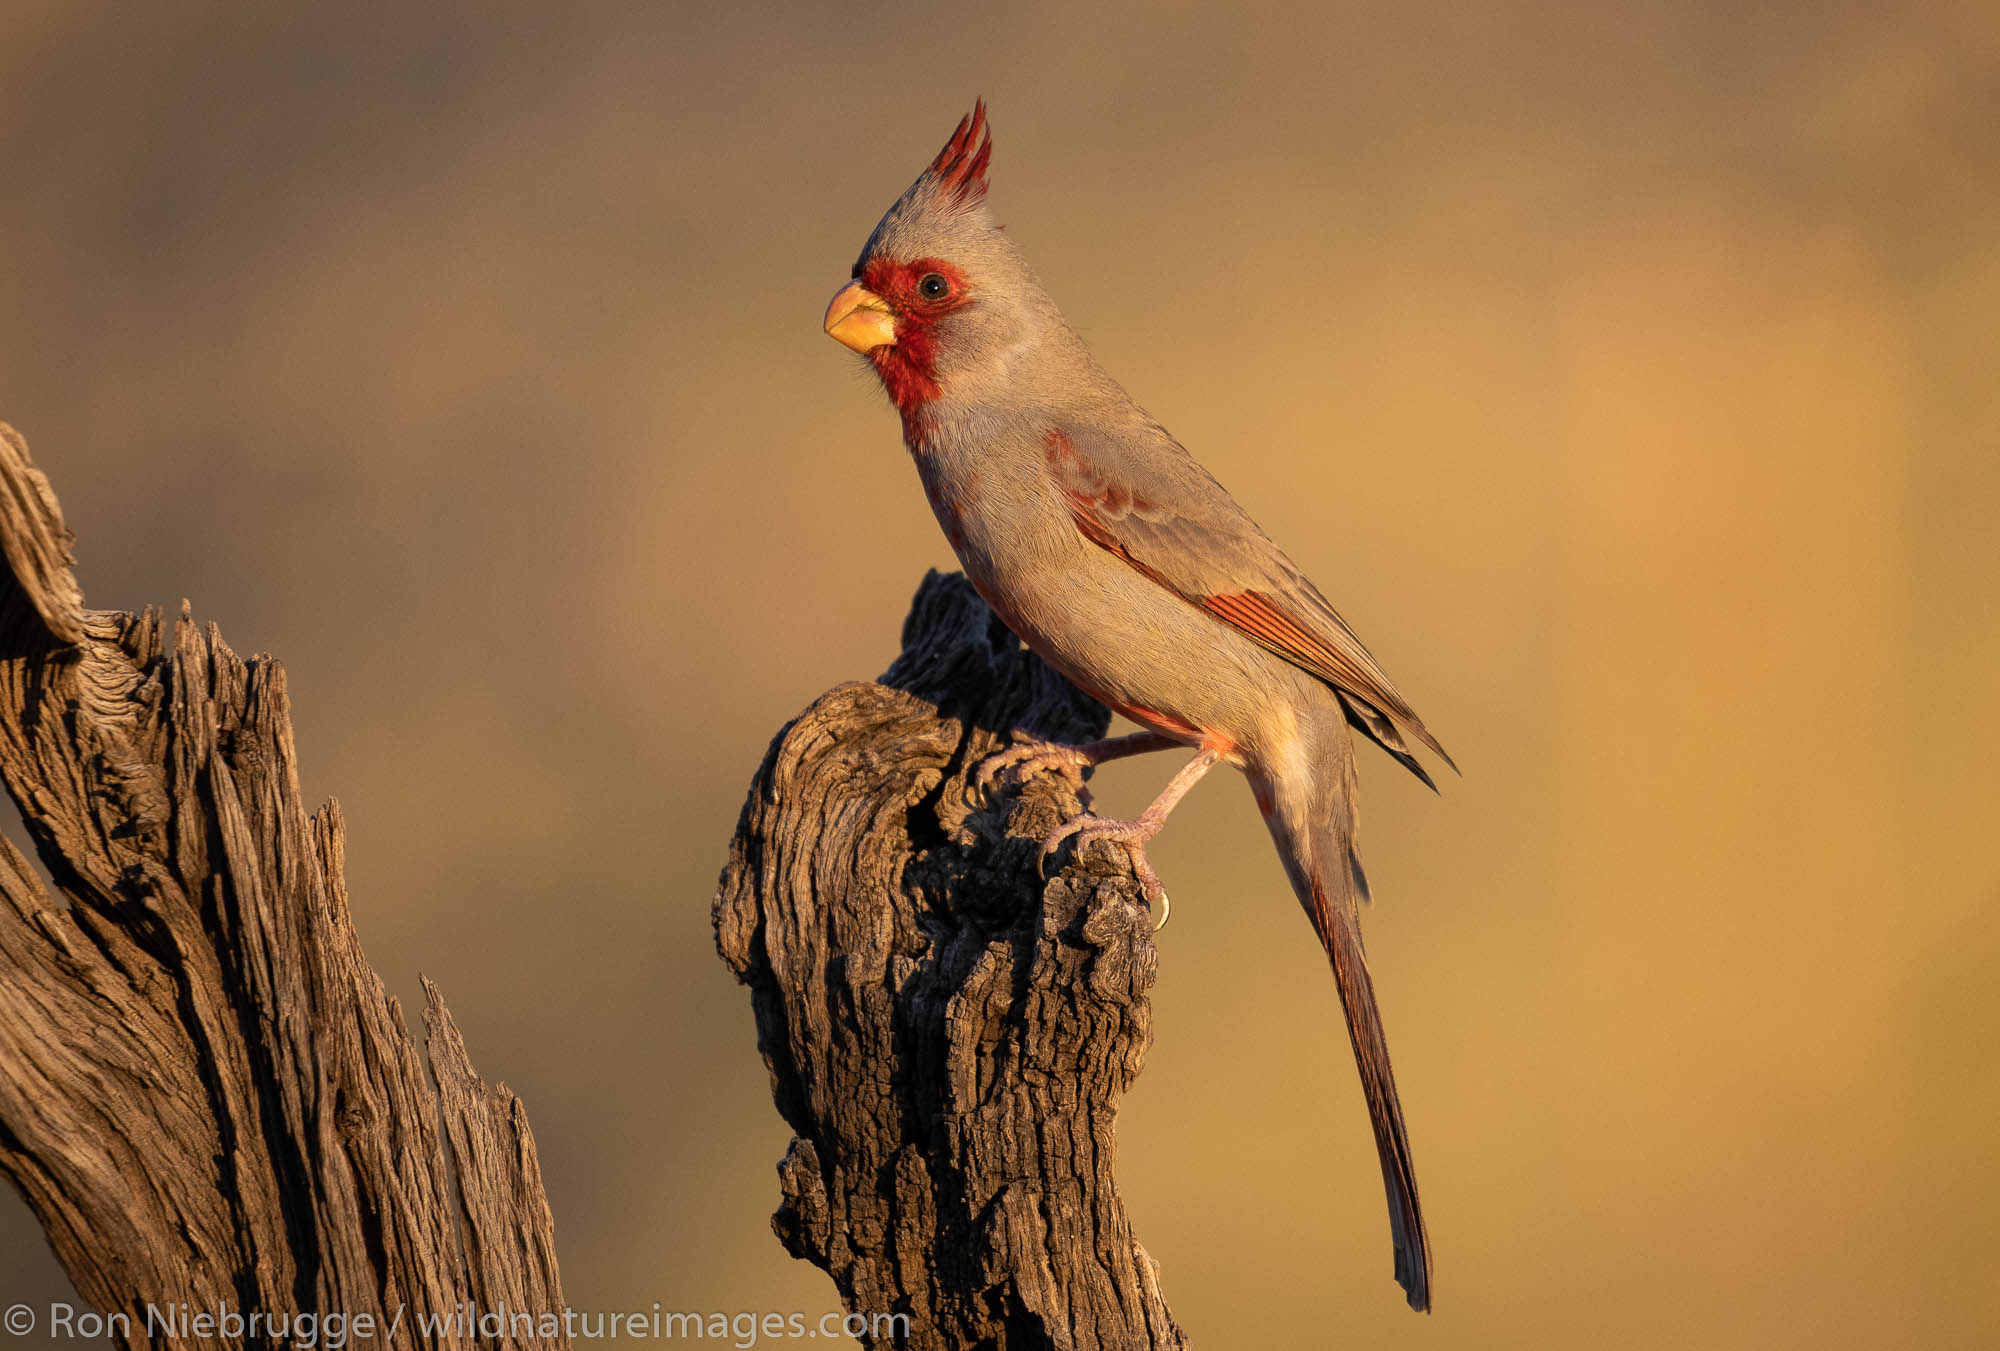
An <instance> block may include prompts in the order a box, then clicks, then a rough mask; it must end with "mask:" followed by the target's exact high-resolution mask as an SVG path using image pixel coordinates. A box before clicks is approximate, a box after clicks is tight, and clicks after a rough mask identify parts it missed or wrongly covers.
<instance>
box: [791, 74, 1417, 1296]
mask: <svg viewBox="0 0 2000 1351" xmlns="http://www.w3.org/2000/svg"><path fill="white" fill-rule="evenodd" d="M992 154H993V137H992V131H991V129H990V127H989V126H988V124H987V117H986V104H985V101H984V100H983V99H981V100H978V101H976V102H975V103H974V106H973V109H972V111H971V112H970V113H969V114H967V115H966V116H965V117H963V118H961V119H960V120H959V123H958V126H957V128H956V129H955V130H954V131H953V132H952V135H951V138H950V139H949V140H948V141H947V142H946V143H945V145H944V148H943V149H942V150H940V151H939V152H938V153H937V155H936V157H935V158H934V159H933V160H932V161H931V163H930V164H929V166H928V167H927V168H925V170H924V171H923V173H922V174H920V175H919V176H918V178H917V180H916V182H915V183H913V184H911V186H910V188H909V190H908V191H906V192H904V193H903V194H902V196H901V197H899V198H898V199H897V200H896V201H895V203H894V204H893V205H892V206H890V208H889V209H888V211H887V212H886V213H884V214H883V216H882V218H881V220H880V221H879V223H877V225H876V226H875V229H874V231H873V232H872V233H871V234H870V235H869V236H868V240H867V242H866V243H865V244H864V245H863V247H862V250H861V254H860V257H859V258H858V259H857V260H856V262H855V264H854V269H853V272H852V274H851V279H850V280H849V282H848V283H847V284H846V285H845V286H843V287H841V288H840V290H839V291H838V292H837V293H836V294H835V295H834V297H833V299H832V301H831V302H830V303H829V304H828V306H827V309H826V318H825V328H826V332H827V333H828V334H829V335H830V336H831V337H833V338H834V339H835V340H837V341H839V342H840V343H842V344H843V345H845V346H846V347H848V348H851V349H852V350H853V351H855V352H858V353H860V354H861V355H862V356H864V357H865V358H866V359H867V361H868V364H869V365H870V366H871V367H872V368H873V370H874V373H875V374H876V375H877V376H878V377H880V380H881V384H882V387H883V389H884V390H885V391H886V392H887V394H888V397H889V400H890V402H891V403H892V404H893V405H894V406H895V409H896V412H897V414H898V415H899V416H900V418H901V421H902V432H903V442H904V444H905V446H906V447H907V448H908V449H909V452H910V454H911V457H912V458H913V459H914V460H915V462H916V467H917V473H918V477H919V478H920V479H921V480H922V483H923V488H924V494H925V496H926V497H927V498H928V500H929V503H930V507H931V510H932V512H933V514H935V516H936V517H937V521H938V524H939V525H940V526H941V527H942V528H943V530H944V533H945V537H946V539H948V540H949V541H950V543H951V546H952V549H953V551H954V552H955V553H956V554H957V555H958V559H959V562H960V565H961V566H962V567H963V568H964V570H965V574H966V576H967V577H968V578H969V579H970V580H971V582H972V584H973V586H974V587H975V588H976V589H977V590H978V592H979V594H980V596H981V597H982V598H983V599H984V600H985V601H986V603H987V605H988V606H990V607H991V608H992V610H993V612H994V613H995V614H996V615H997V616H998V617H999V618H1000V620H1001V621H1002V622H1003V623H1005V624H1006V625H1007V627H1008V628H1009V629H1011V630H1012V631H1013V632H1014V634H1015V636H1016V637H1018V638H1019V639H1020V640H1021V641H1022V642H1023V643H1024V644H1026V645H1027V647H1028V648H1030V649H1031V650H1032V651H1034V652H1035V653H1036V654H1038V655H1039V656H1040V657H1041V658H1042V659H1043V660H1044V661H1045V662H1047V663H1048V664H1049V665H1050V666H1052V667H1054V668H1055V669H1056V670H1057V671H1059V672H1060V673H1061V674H1062V675H1063V676H1065V677H1066V678H1067V679H1068V680H1069V681H1070V682H1071V683H1073V684H1074V685H1076V686H1077V687H1078V688H1080V689H1082V690H1083V691H1085V692H1086V693H1088V694H1090V695H1092V696H1093V697H1095V698H1096V699H1098V700H1099V701H1100V702H1102V703H1103V704H1104V705H1106V706H1107V707H1109V708H1110V709H1112V710H1114V711H1116V712H1117V713H1119V714H1122V715H1123V716H1124V717H1126V718H1128V719H1130V720H1131V721H1132V722H1134V723H1136V724H1137V725H1138V726H1139V727H1140V728H1141V729H1142V730H1140V731H1138V732H1134V733H1131V734H1129V735H1125V736H1119V737H1110V738H1107V739H1105V740H1102V741H1096V742H1091V743H1089V744H1086V745H1081V746H1066V745H1060V744H1055V743H1049V742H1042V741H1036V740H1032V739H1027V740H1021V741H1018V742H1017V743H1016V744H1014V745H1012V746H1010V747H1009V748H1008V749H1007V750H1005V751H1003V752H1000V753H999V754H998V755H996V756H995V757H993V758H992V759H989V760H988V761H986V762H985V763H984V764H982V765H981V766H980V768H979V772H978V775H977V780H978V783H979V784H980V786H981V787H982V788H990V787H991V785H992V783H993V781H994V780H995V779H996V778H998V777H1000V776H1003V775H1013V776H1021V775H1026V774H1031V773H1034V772H1038V771H1055V772H1060V773H1063V774H1065V775H1067V776H1068V777H1069V778H1070V779H1071V781H1072V782H1073V783H1074V784H1076V785H1077V786H1078V787H1081V785H1082V782H1083V779H1082V776H1083V774H1084V772H1085V771H1087V770H1088V769H1089V768H1091V767H1093V766H1095V765H1099V764H1102V763H1104V762H1105V761H1107V760H1112V759H1117V758H1121V757H1124V756H1129V755H1138V754H1144V753H1150V752H1156V751H1163V750H1168V749H1172V748H1177V747H1178V748H1192V749H1193V750H1194V751H1195V755H1194V756H1193V758H1192V759H1190V760H1189V761H1188V762H1187V764H1186V765H1185V766H1184V767H1183V768H1182V769H1181V770H1179V772H1177V773H1176V774H1175V775H1174V776H1173V778H1172V779H1171V780H1170V781H1169V782H1168V784H1167V786H1166V788H1165V789H1164V790H1163V791H1162V792H1161V793H1160V794H1159V796H1158V797H1157V798H1156V799H1155V800H1154V802H1153V803H1152V804H1151V805H1150V806H1148V807H1147V808H1146V809H1145V811H1144V812H1142V813H1141V814H1140V815H1139V816H1137V817H1136V818H1133V819H1132V820H1128V821H1111V820H1102V819H1099V818H1097V817H1095V816H1092V815H1089V814H1087V813H1086V814H1084V815H1080V816H1078V817H1076V818H1074V819H1072V820H1070V821H1067V822H1065V823H1063V825H1061V826H1060V827H1058V828H1057V830H1056V831H1055V832H1054V833H1052V834H1051V835H1050V836H1049V837H1048V838H1047V839H1046V840H1045V841H1044V842H1043V848H1042V854H1043V857H1046V856H1047V855H1048V854H1049V852H1050V851H1052V850H1053V849H1055V848H1056V847H1057V846H1059V845H1060V843H1061V842H1062V841H1063V840H1064V839H1067V838H1069V837H1071V836H1075V837H1077V839H1078V847H1081V844H1082V843H1083V842H1085V841H1089V840H1098V839H1103V840H1109V841H1112V842H1113V843H1114V844H1118V845H1122V846H1123V847H1125V848H1126V849H1127V850H1128V852H1129V854H1130V856H1131V859H1132V865H1133V871H1134V873H1135V875H1136V876H1137V877H1138V878H1139V881H1140V883H1141V885H1142V887H1143V889H1144V892H1145V895H1146V897H1147V899H1148V901H1149V903H1152V904H1155V905H1157V906H1159V907H1160V913H1161V915H1162V917H1164V915H1165V913H1166V904H1167V901H1166V892H1165V888H1164V887H1163V886H1162V885H1161V883H1160V880H1159V877H1158V875H1157V874H1156V873H1155V872H1154V871H1153V868H1152V867H1151V865H1150V863H1149V862H1148V861H1147V859H1146V856H1145V850H1144V846H1145V844H1146V842H1147V841H1148V840H1150V839H1151V838H1153V836H1154V835H1156V834H1157V833H1158V832H1159V830H1160V828H1161V826H1162V825H1163V824H1164V823H1165V821H1166V819H1167V815H1168V813H1169V812H1171V811H1172V810H1173V808H1174V806H1175V805H1176V804H1177V803H1178V802H1179V801H1180V800H1181V798H1182V797H1184V796H1185V795H1186V793H1187V792H1188V790H1189V789H1191V788H1192V787H1193V786H1194V785H1195V783H1196V782H1197V781H1199V780H1200V779H1201V778H1202V776H1203V775H1205V774H1206V773H1208V771H1209V770H1210V769H1212V768H1214V767H1215V766H1216V765H1217V764H1230V765H1234V766H1235V767H1237V768H1238V769H1240V770H1241V771H1242V773H1243V774H1244V776H1245V777H1246V778H1247V779H1248V780H1249V783H1250V788H1251V793H1252V796H1253V797H1254V798H1255V799H1256V803H1257V807H1258V810H1259V811H1260V812H1261V813H1262V815H1263V818H1264V821H1265V823H1266V825H1267V826H1268V828H1269V830H1270V834H1271V838H1272V841H1273V842H1274V843H1275V845H1276V846H1277V851H1278V855H1279V857H1280V859H1281V860H1282V861H1283V863H1284V868H1285V872H1286V875H1287V877H1288V878H1289V880H1290V882H1291V885H1292V888H1293V890H1294V892H1295V893H1296V894H1297V897H1298V900H1299V903H1300V905H1301V906H1302V907H1303V909H1304V910H1305V912H1306V916H1307V918H1308V919H1309V920H1310V921H1311V922H1312V926H1313V929H1314V931H1315V933H1316V934H1317V935H1318V937H1319V941H1320V943H1321V945H1322V947H1324V949H1325V951H1326V955H1327V958H1328V960H1329V962H1330V964H1331V965H1332V968H1333V977H1334V983H1335V985H1336V987H1337V989H1338V992H1339V996H1340V1000H1341V1005H1342V1008H1343V1010H1344V1013H1345V1016H1346V1022H1347V1031H1348V1036H1349V1039H1350V1041H1351V1043H1352V1045H1353V1048H1354V1054H1355V1060H1356V1063H1357V1065H1358V1067H1359V1070H1360V1076H1361V1085H1362V1090H1363V1095H1364V1097H1365V1098H1366V1100H1367V1105H1368V1114H1369V1119H1370V1123H1371V1125H1372V1126H1373V1129H1374V1135H1375V1144H1376V1148H1377V1152H1378V1153H1379V1155H1380V1157H1381V1164H1382V1177H1383V1183H1384V1186H1385V1189H1386V1192H1387V1196H1388V1203H1389V1224H1390V1233H1391V1238H1392V1240H1393V1244H1394V1251H1395V1268H1394V1270H1395V1277H1396V1280H1397V1282H1398V1283H1399V1284H1400V1285H1401V1286H1402V1288H1403V1292H1404V1295H1405V1297H1406V1299H1407V1300H1408V1302H1409V1305H1410V1307H1411V1308H1412V1309H1415V1310H1418V1311H1420V1312H1426V1311H1428V1310H1429V1308H1430V1304H1431V1286H1432V1276H1431V1249H1430V1237H1429V1234H1428V1232H1427V1231H1426V1229H1425V1227H1424V1220H1423V1213H1422V1210H1421V1209H1420V1207H1419V1204H1418V1199H1417V1178H1416V1170H1415V1166H1414V1164H1413V1162H1412V1160H1411V1155H1410V1143H1409V1136H1408V1132H1407V1130H1406V1128H1405V1125H1404V1121H1403V1111H1402V1105H1401V1102H1400V1099H1399V1098H1398V1095H1397V1092H1396V1080H1395V1076H1394V1074H1393V1073H1392V1071H1391V1069H1390V1065H1389V1047H1388V1042H1387V1040H1386V1038H1385V1036H1384V1034H1383V1030H1382V1020H1381V1015H1380V1012H1379V1009H1378V1005H1377V1001H1376V997H1375V988H1374V983H1373V981H1372V980H1371V978H1370V976H1369V973H1368V963H1367V960H1366V957H1365V954H1364V952H1363V948H1362V938H1361V928H1360V907H1361V904H1362V903H1363V902H1365V901H1366V900H1367V899H1368V895H1369V893H1368V881H1367V878H1366V875H1365V874H1364V873H1363V872H1362V868H1361V861H1360V856H1359V854H1358V853H1357V852H1356V847H1355V800H1356V762H1355V750H1354V742H1353V738H1352V736H1351V732H1352V731H1359V732H1360V733H1361V735H1362V736H1364V737H1366V738H1367V739H1368V740H1369V741H1371V742H1373V743H1374V744H1375V745H1377V746H1379V747H1381V748H1382V749H1383V750H1385V751H1387V752H1388V754H1389V755H1390V756H1392V757H1393V758H1394V759H1396V760H1397V761H1398V762H1400V763H1401V764H1402V765H1403V766H1404V767H1405V768H1406V769H1408V770H1409V771H1410V772H1412V773H1413V774H1415V775H1416V776H1417V777H1418V778H1419V779H1421V780H1422V781H1423V782H1424V783H1425V784H1427V785H1429V786H1430V787H1431V788H1432V789H1433V791H1435V789H1436V786H1437V785H1436V784H1435V783H1434V782H1433V780H1432V779H1431V777H1430V775H1429V774H1428V773H1427V772H1426V770H1425V768H1424V766H1423V764H1422V762H1421V761H1419V760H1418V758H1417V757H1416V755H1415V754H1414V753H1413V752H1412V750H1411V749H1410V745H1409V743H1408V742H1407V741H1405V739H1404V737H1405V735H1406V734H1407V735H1408V736H1410V737H1412V738H1414V740H1415V741H1417V742H1418V743H1420V744H1421V745H1423V746H1424V747H1426V748H1427V749H1428V750H1429V751H1431V752H1432V753H1434V754H1436V755H1437V756H1438V757H1439V758H1440V759H1441V760H1443V762H1444V763H1445V764H1446V765H1448V766H1450V767H1451V768H1452V769H1453V771H1454V772H1456V771H1457V765H1456V764H1454V763H1453V762H1452V759H1451V757H1450V756H1449V755H1448V754H1446V753H1445V750H1444V747H1443V746H1442V745H1440V744H1439V743H1438V740H1437V738H1436V737H1434V736H1432V735H1431V733H1430V732H1429V731H1428V730H1427V729H1426V728H1425V726H1424V724H1423V722H1422V720H1420V719H1419V718H1418V717H1417V715H1416V713H1415V711H1414V710H1413V709H1412V708H1411V707H1410V705H1409V703H1408V701H1406V700H1405V699H1404V698H1403V696H1402V695H1401V694H1400V693H1398V692H1397V689H1396V687H1395V685H1393V684H1392V683H1391V682H1390V680H1389V677H1388V675H1387V674H1386V673H1384V671H1383V670H1382V667H1381V666H1380V665H1379V664H1378V663H1377V662H1376V660H1375V658H1374V657H1373V656H1371V655H1369V652H1368V649H1367V648H1365V647H1363V646H1362V644H1361V640H1360V639H1359V638H1357V637H1356V636H1355V634H1354V631H1353V630H1352V629H1351V628H1349V627H1348V625H1347V623H1346V621H1345V620H1343V619H1342V618H1341V617H1340V615H1339V614H1338V613H1336V612H1335V610H1334V608H1333V606H1332V605H1331V604H1329V603H1328V602H1327V600H1326V598H1325V597H1324V596H1323V595H1321V594H1320V591H1319V589H1318V588H1317V587H1316V586H1314V585H1313V583H1312V582H1311V580H1310V579H1308V578H1307V576H1306V575H1305V573H1304V572H1303V571H1301V570H1300V568H1299V567H1298V565H1297V564H1295V563H1294V562H1293V561H1292V560H1291V559H1290V557H1288V556H1287V555H1286V554H1285V552H1284V551H1283V550H1282V549H1280V548H1279V547H1278V546H1277V545H1276V544H1275V543H1273V542H1272V541H1271V539H1270V538H1269V537H1268V536H1267V535H1265V533H1264V532H1263V531H1262V530H1261V529H1259V528H1258V526H1257V524H1256V523H1255V522H1254V521H1253V520H1251V518H1250V516H1249V514H1248V513H1247V512H1245V511H1244V509H1243V508H1242V507H1240V506H1239V505H1237V503H1236V500H1235V499H1234V498H1232V497H1231V496H1230V495H1229V493H1228V492H1227V491H1225V490H1224V489H1223V487H1222V485H1221V484H1219V483H1218V482H1217V481H1216V480H1215V479H1214V478H1213V477H1212V476H1211V475H1210V474H1209V473H1208V471H1207V470H1205V469H1203V468H1202V466H1201V465H1200V464H1199V463H1197V462H1196V461H1195V459H1194V457H1193V456H1192V455H1190V454H1189V453H1188V452H1187V450H1185V449H1184V448H1183V447H1182V446H1181V445H1180V443H1179V442H1177V441H1176V440H1174V438H1173V437H1172V436H1171V435H1169V434H1168V433H1167V431H1166V430H1165V429H1164V428H1163V427H1161V426H1160V425H1159V423H1157V422H1155V421H1154V420H1153V418H1152V417H1150V416H1149V415H1148V414H1147V413H1146V412H1145V411H1144V410H1143V409H1142V408H1141V407H1140V406H1139V405H1138V403H1136V402H1135V401H1134V400H1133V398H1132V396H1131V395H1129V394H1127V393H1126V391H1125V389H1124V388H1123V386H1121V385H1120V384H1119V383H1118V382H1117V381H1116V380H1114V379H1113V378H1112V377H1111V376H1110V375H1108V374H1107V373H1106V372H1105V371H1104V369H1103V368H1102V367H1101V366H1100V365H1099V364H1098V363H1097V361H1096V359H1095V358H1094V357H1093V356H1092V355H1091V353H1090V351H1089V350H1088V349H1087V348H1086V346H1085V344H1084V342H1083V340H1082V339H1081V338H1080V337H1078V335H1077V333H1076V331H1075V330H1074V329H1072V328H1071V327H1070V325H1069V323H1068V322H1067V321H1066V320H1065V319H1064V318H1063V315H1062V312H1061V311H1060V310H1059V309H1057V307H1056V304H1055V301H1054V300H1052V299H1051V298H1050V297H1049V294H1048V292H1047V291H1046V290H1045V289H1044V288H1043V286H1042V284H1041V282H1040V281H1039V280H1038V279H1037V278H1036V276H1035V273H1034V272H1033V270H1032V269H1031V268H1030V267H1029V266H1028V263H1027V260H1026V259H1025V258H1024V257H1023V255H1022V253H1021V250H1020V249H1019V248H1018V247H1017V246H1016V245H1015V243H1014V242H1013V240H1012V238H1011V237H1010V236H1009V235H1008V234H1007V233H1006V232H1005V230H1004V229H1003V228H1002V227H1001V226H1000V225H999V224H997V223H996V222H995V219H994V217H993V214H992V211H991V209H990V207H989V206H988V204H987V172H988V168H989V166H990V164H991V160H992Z"/></svg>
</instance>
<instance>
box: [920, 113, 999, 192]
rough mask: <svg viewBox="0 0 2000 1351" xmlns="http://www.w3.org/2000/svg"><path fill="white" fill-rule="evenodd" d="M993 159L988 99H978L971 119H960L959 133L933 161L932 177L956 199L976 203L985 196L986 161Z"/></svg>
mask: <svg viewBox="0 0 2000 1351" xmlns="http://www.w3.org/2000/svg"><path fill="white" fill-rule="evenodd" d="M992 157H993V133H992V132H991V131H990V130H988V129H987V126H986V100H985V99H979V100H977V101H976V102H974V103H973V105H972V112H971V114H970V115H969V116H966V117H961V118H960V119H958V130H956V131H954V132H952V134H951V139H950V140H949V141H946V142H945V143H944V149H942V150H940V151H938V154H937V158H936V159H934V160H932V161H931V167H930V174H931V176H932V177H933V178H935V179H937V181H938V183H939V184H940V185H941V186H942V187H943V188H944V189H945V191H946V192H948V193H950V194H951V196H952V197H953V198H954V199H955V200H957V201H960V202H976V201H979V200H980V199H981V198H983V197H985V196H986V162H987V161H988V160H990V159H991V158H992Z"/></svg>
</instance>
